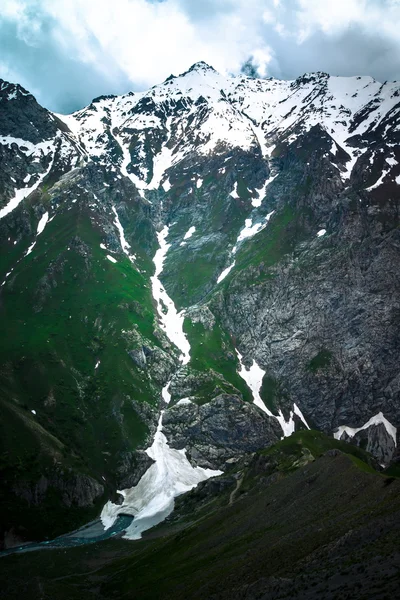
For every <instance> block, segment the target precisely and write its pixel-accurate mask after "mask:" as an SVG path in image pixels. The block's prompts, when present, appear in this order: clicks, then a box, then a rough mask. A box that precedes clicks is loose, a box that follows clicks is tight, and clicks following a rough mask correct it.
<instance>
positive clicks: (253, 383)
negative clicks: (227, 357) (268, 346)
mask: <svg viewBox="0 0 400 600" xmlns="http://www.w3.org/2000/svg"><path fill="white" fill-rule="evenodd" d="M236 354H237V356H238V359H239V363H240V370H239V375H240V377H242V379H244V381H245V382H246V383H247V385H248V386H249V388H250V389H251V393H252V395H253V401H254V404H255V405H256V406H258V407H259V408H261V410H262V411H264V412H265V413H266V414H267V415H268V416H269V417H272V418H273V419H276V420H277V421H278V423H279V425H280V426H281V427H282V431H283V436H284V437H288V436H289V435H292V433H294V431H295V422H294V419H293V416H294V415H295V414H296V415H297V416H298V417H299V418H300V419H301V421H302V422H303V423H304V425H305V426H306V427H307V429H310V428H309V426H308V424H307V422H306V420H305V418H304V416H303V413H302V412H301V410H300V409H299V407H298V406H297V404H293V410H291V411H290V415H289V420H288V421H286V419H285V417H284V416H283V413H282V411H281V410H279V415H278V416H276V415H274V414H273V413H272V412H271V411H270V410H269V409H268V408H267V407H266V406H265V404H264V402H263V400H262V399H261V396H260V391H261V387H262V381H263V378H264V375H265V371H263V370H262V369H261V367H259V365H258V364H257V363H256V361H255V360H253V364H252V366H251V367H250V368H249V369H248V368H246V367H245V365H244V364H243V357H242V355H241V354H240V352H239V350H236Z"/></svg>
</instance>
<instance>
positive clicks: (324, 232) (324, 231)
mask: <svg viewBox="0 0 400 600" xmlns="http://www.w3.org/2000/svg"><path fill="white" fill-rule="evenodd" d="M325 234H326V229H320V230H319V231H318V233H317V236H318V237H322V236H323V235H325Z"/></svg>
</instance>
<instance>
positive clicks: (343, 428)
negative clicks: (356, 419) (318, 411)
mask: <svg viewBox="0 0 400 600" xmlns="http://www.w3.org/2000/svg"><path fill="white" fill-rule="evenodd" d="M380 424H382V425H384V427H385V429H386V431H387V433H388V434H389V435H390V436H391V437H392V438H393V440H394V445H395V446H397V437H396V434H397V428H396V427H395V426H394V425H392V424H391V423H390V422H389V421H388V420H387V419H386V418H385V417H384V416H383V413H382V412H379V413H378V414H377V415H375V416H374V417H371V418H370V419H369V421H367V422H366V423H365V424H364V425H362V426H361V427H356V428H354V427H348V426H347V425H340V427H339V428H338V430H337V431H335V432H334V434H333V437H334V438H335V439H336V440H340V439H341V437H342V435H343V433H344V432H346V433H347V435H348V436H349V437H351V438H352V437H354V436H355V435H356V433H358V432H359V431H362V430H363V429H368V427H371V425H380Z"/></svg>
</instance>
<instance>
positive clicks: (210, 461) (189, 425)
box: [163, 394, 281, 469]
mask: <svg viewBox="0 0 400 600" xmlns="http://www.w3.org/2000/svg"><path fill="white" fill-rule="evenodd" d="M163 433H164V434H165V436H166V438H167V440H168V443H169V445H170V446H171V447H172V448H177V449H181V448H186V450H187V455H188V458H189V460H190V461H191V462H192V463H193V464H194V465H198V466H201V467H209V468H212V469H223V468H224V466H225V464H226V463H227V461H228V460H230V459H233V458H235V457H240V456H242V455H243V454H246V453H248V452H255V451H256V450H260V449H261V448H266V447H267V446H270V445H271V444H274V443H276V442H277V441H278V440H279V439H280V435H281V429H280V427H279V425H277V423H276V422H275V420H274V419H271V418H270V417H268V416H267V415H265V414H264V413H263V412H262V411H261V410H260V409H258V408H257V407H256V406H255V405H254V404H249V403H246V402H243V400H241V399H240V398H239V397H238V396H231V395H228V394H221V395H220V396H217V397H216V398H214V399H213V400H211V402H209V403H207V404H204V405H203V406H198V405H196V404H194V403H187V404H186V403H185V404H178V405H176V406H174V407H171V408H169V409H168V410H166V411H165V413H164V417H163Z"/></svg>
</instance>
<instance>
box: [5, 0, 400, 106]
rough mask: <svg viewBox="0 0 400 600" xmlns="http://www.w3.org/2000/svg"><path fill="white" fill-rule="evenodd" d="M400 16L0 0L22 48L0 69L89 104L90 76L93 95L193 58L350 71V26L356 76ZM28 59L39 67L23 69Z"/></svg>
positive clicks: (374, 11) (340, 0) (293, 2)
mask: <svg viewBox="0 0 400 600" xmlns="http://www.w3.org/2000/svg"><path fill="white" fill-rule="evenodd" d="M399 22H400V0H335V1H334V2H331V3H328V2H324V1H322V0H163V1H160V0H63V1H62V2H60V1H54V0H3V1H2V10H1V12H0V27H3V29H2V33H4V31H6V29H4V28H7V27H9V29H8V31H12V32H14V31H15V34H14V33H13V34H14V35H16V37H17V38H18V43H19V46H18V45H17V44H16V50H15V53H14V54H13V51H12V49H11V50H10V48H11V46H12V43H11V44H10V43H8V44H7V43H5V44H4V46H3V50H4V52H3V55H2V57H1V63H2V64H0V76H3V77H7V73H9V72H10V71H12V72H13V73H16V75H17V77H16V78H14V79H17V80H18V74H19V73H20V77H19V80H20V81H21V82H23V83H24V84H25V86H27V87H29V88H30V89H35V88H36V89H38V88H39V89H40V88H41V87H42V89H43V90H45V92H43V95H41V97H40V99H41V101H43V100H44V101H45V102H46V97H49V98H50V99H51V98H53V97H54V92H53V89H52V88H54V89H56V88H57V89H58V88H59V87H60V86H61V89H64V90H66V91H67V92H69V90H70V89H74V90H76V89H77V88H78V87H80V88H81V89H82V92H81V98H82V101H85V102H87V100H88V99H89V98H90V97H89V98H88V94H90V91H91V90H92V89H93V85H94V84H95V86H96V95H98V94H99V93H111V92H114V91H117V90H118V91H119V92H120V90H121V88H123V89H124V90H126V91H128V90H129V89H146V88H148V87H150V86H151V85H154V84H155V83H159V82H160V81H162V80H163V79H165V78H166V77H167V76H168V75H169V74H170V73H174V74H178V73H181V72H182V71H184V70H186V69H187V68H189V67H190V65H192V64H193V63H195V62H197V61H199V60H204V61H206V62H208V63H209V64H211V65H212V66H214V67H215V68H216V69H217V70H219V71H221V72H223V73H227V72H232V73H237V72H239V71H240V69H241V67H242V65H243V63H244V62H245V61H247V60H248V59H249V58H251V59H252V62H253V65H254V66H255V67H256V68H257V69H258V72H259V74H260V75H261V76H267V75H270V74H278V75H279V76H283V77H286V76H287V73H288V72H290V76H297V75H299V74H301V73H302V72H305V71H310V70H313V69H315V68H316V67H317V69H323V70H329V69H331V68H332V67H333V68H334V69H335V68H336V65H338V70H339V71H340V70H342V71H343V70H344V71H345V74H348V70H346V69H347V67H346V65H347V63H346V61H345V60H344V59H343V58H342V56H343V51H342V49H343V44H342V43H341V40H340V37H341V36H343V35H347V37H349V36H350V37H354V36H352V34H351V32H352V31H353V29H357V31H358V34H359V35H358V37H357V41H356V44H359V46H360V44H361V41H360V39H361V37H362V35H364V34H365V39H364V45H362V44H361V46H362V48H360V52H359V54H358V55H357V47H356V48H355V50H354V51H352V53H351V69H353V67H354V69H355V70H354V73H352V74H358V72H359V71H362V72H363V73H365V70H366V69H368V68H369V65H370V64H371V60H370V58H368V61H367V62H366V59H365V56H366V52H365V47H368V48H369V50H370V52H369V57H370V54H371V50H372V52H373V49H374V47H375V45H374V44H372V45H371V44H370V38H371V39H372V38H373V37H374V38H377V37H379V36H380V39H381V40H383V41H384V42H386V41H388V42H389V47H391V48H392V47H393V48H395V49H396V48H397V49H398V50H399V55H400V41H399V35H398V23H399ZM10 24H11V26H10ZM350 34H351V35H350ZM317 38H318V40H317ZM335 39H337V42H335ZM354 39H355V38H354ZM332 40H333V42H332ZM21 43H22V44H23V45H25V46H26V48H25V52H26V55H25V57H24V50H23V48H22V50H21ZM335 43H336V44H337V45H338V48H337V49H338V51H337V53H336V52H335V47H334V44H335ZM321 44H322V46H321ZM324 44H325V46H324ZM383 46H384V44H381V45H380V48H381V50H379V48H378V44H376V47H377V48H378V50H377V52H378V53H379V52H381V54H378V59H377V60H376V61H375V63H376V64H377V65H378V66H377V72H375V76H378V77H379V70H380V71H381V72H385V76H386V77H387V74H388V71H387V69H386V67H385V65H387V64H388V60H387V54H385V52H387V51H386V50H385V49H384V48H383ZM324 47H325V48H326V49H327V51H328V50H329V52H330V54H329V57H330V58H328V57H327V52H324ZM382 48H383V50H382ZM30 49H32V52H33V54H32V52H30ZM52 49H53V50H54V52H53V54H54V58H52V57H51V55H52V52H51V50H52ZM321 49H322V51H321ZM36 51H37V52H36ZM35 52H36V54H35ZM392 55H393V56H395V55H396V52H394V54H393V52H392V53H391V54H390V56H392ZM32 56H35V57H37V58H35V59H32ZM335 56H336V59H335ZM382 57H383V58H382ZM27 58H29V61H28V60H27ZM34 60H37V61H38V62H37V64H38V68H37V69H35V68H28V67H27V66H26V65H27V64H29V65H32V64H33V67H34V66H35V65H34V63H33V62H32V61H34ZM335 60H336V63H335ZM62 61H64V63H63V64H61V63H62ZM347 62H348V61H347ZM395 62H396V59H395V58H393V59H392V63H393V64H395ZM397 62H398V61H397ZM60 65H61V67H60ZM358 65H359V67H358ZM293 67H294V68H293ZM63 68H64V69H65V73H63V71H62V69H63ZM393 70H395V69H393V68H392V71H393ZM336 72H337V71H336ZM53 74H54V75H55V78H54V81H53V82H50V81H49V79H50V76H52V75H53ZM371 74H372V73H371ZM389 76H390V71H389ZM40 77H41V78H42V79H41V80H40V79H39V78H40ZM63 77H64V79H65V81H63ZM102 82H104V91H103V92H101V91H99V89H100V88H101V89H103V83H102ZM77 83H78V85H77ZM68 86H70V87H68ZM83 92H84V93H83ZM60 94H61V95H62V94H63V92H62V91H61V92H60ZM75 97H78V96H77V94H75Z"/></svg>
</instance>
